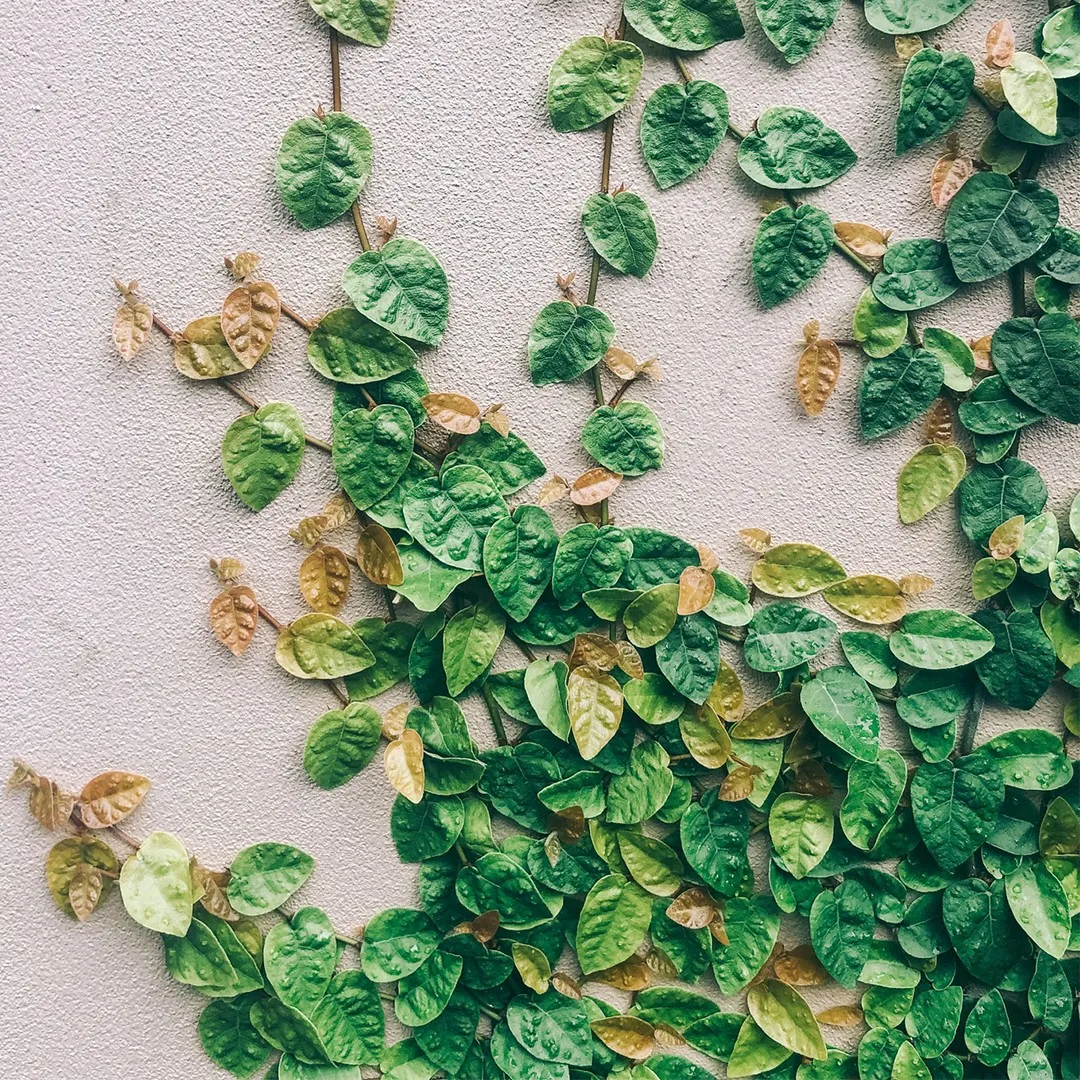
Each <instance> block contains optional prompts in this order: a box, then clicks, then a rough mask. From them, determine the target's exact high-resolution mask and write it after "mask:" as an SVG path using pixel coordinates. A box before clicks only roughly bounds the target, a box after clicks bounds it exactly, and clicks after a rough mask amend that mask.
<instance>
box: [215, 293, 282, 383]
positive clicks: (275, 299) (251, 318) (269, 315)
mask: <svg viewBox="0 0 1080 1080" xmlns="http://www.w3.org/2000/svg"><path fill="white" fill-rule="evenodd" d="M280 318H281V298H280V297H279V296H278V291H277V289H275V288H274V286H273V285H271V284H270V282H269V281H251V282H248V283H246V284H244V285H237V287H236V288H235V289H233V291H232V292H231V293H229V295H228V296H226V297H225V303H223V304H222V305H221V332H222V333H223V334H224V335H225V340H226V341H227V342H228V343H229V348H230V349H232V351H233V355H235V357H236V359H237V360H239V361H240V363H241V364H243V366H244V367H245V368H247V369H248V370H249V371H250V370H251V368H253V367H254V366H255V365H256V364H257V363H258V362H259V361H260V360H261V359H262V358H263V357H264V356H265V355H266V353H267V351H268V350H269V348H270V343H271V342H272V341H273V340H274V331H275V330H277V325H278V320H280Z"/></svg>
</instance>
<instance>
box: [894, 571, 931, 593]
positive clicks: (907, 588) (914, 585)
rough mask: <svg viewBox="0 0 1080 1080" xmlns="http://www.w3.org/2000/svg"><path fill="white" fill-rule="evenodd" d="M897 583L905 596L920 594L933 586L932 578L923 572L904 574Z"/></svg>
mask: <svg viewBox="0 0 1080 1080" xmlns="http://www.w3.org/2000/svg"><path fill="white" fill-rule="evenodd" d="M898 584H899V586H900V591H901V592H902V593H903V594H904V595H905V596H922V594H923V593H924V592H929V591H930V590H931V589H932V588H933V587H934V581H933V578H928V577H927V576H926V575H925V574H905V575H904V576H903V577H902V578H901V579H900V581H899V582H898Z"/></svg>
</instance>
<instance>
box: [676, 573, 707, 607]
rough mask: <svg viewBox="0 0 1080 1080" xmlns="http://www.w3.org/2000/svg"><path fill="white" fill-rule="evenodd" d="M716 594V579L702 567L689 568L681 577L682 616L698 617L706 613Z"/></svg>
mask: <svg viewBox="0 0 1080 1080" xmlns="http://www.w3.org/2000/svg"><path fill="white" fill-rule="evenodd" d="M715 592H716V579H715V578H714V577H713V576H712V574H710V573H709V571H708V570H705V569H703V568H702V567H700V566H688V567H686V569H685V570H683V572H682V573H681V574H680V575H679V607H678V612H679V614H680V615H696V614H697V613H698V612H699V611H704V610H705V608H706V607H708V605H709V601H710V600H711V599H712V598H713V593H715Z"/></svg>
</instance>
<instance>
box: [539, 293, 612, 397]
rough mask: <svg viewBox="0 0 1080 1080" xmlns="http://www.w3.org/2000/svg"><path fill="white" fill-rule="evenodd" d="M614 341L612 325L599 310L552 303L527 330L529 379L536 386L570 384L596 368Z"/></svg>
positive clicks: (561, 302)
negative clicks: (559, 383)
mask: <svg viewBox="0 0 1080 1080" xmlns="http://www.w3.org/2000/svg"><path fill="white" fill-rule="evenodd" d="M614 340H615V325H614V323H612V321H611V320H610V319H609V318H608V317H607V316H606V315H605V314H604V313H603V312H602V311H601V310H600V309H599V308H595V307H592V306H591V305H589V304H582V305H581V306H580V307H579V306H577V305H575V304H571V303H570V301H569V300H556V301H555V302H554V303H552V304H548V305H547V307H545V308H544V309H543V310H542V311H541V312H540V314H539V315H537V316H536V319H535V320H534V322H533V324H532V327H531V328H530V330H529V343H528V353H529V377H530V378H531V379H532V381H533V384H534V385H536V386H546V385H548V384H549V383H556V382H570V380H571V379H576V378H577V377H578V376H579V375H584V374H585V372H586V371H589V370H590V369H591V368H594V367H596V365H597V364H598V363H599V362H600V360H601V359H602V358H603V356H604V353H606V352H607V350H608V348H609V347H610V346H611V343H612V341H614Z"/></svg>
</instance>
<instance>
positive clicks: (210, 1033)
mask: <svg viewBox="0 0 1080 1080" xmlns="http://www.w3.org/2000/svg"><path fill="white" fill-rule="evenodd" d="M250 1010H251V1001H250V999H248V998H243V997H241V998H230V999H219V1000H218V1001H211V1002H210V1004H209V1005H207V1006H206V1008H205V1009H203V1011H202V1013H200V1015H199V1041H200V1042H201V1043H202V1048H203V1050H205V1051H206V1055H207V1057H209V1058H210V1060H211V1061H212V1062H213V1063H214V1064H215V1065H217V1066H218V1068H221V1069H225V1070H226V1072H230V1073H232V1075H233V1076H238V1077H247V1076H251V1074H252V1073H253V1072H254V1071H255V1070H256V1069H257V1068H259V1066H260V1065H263V1064H265V1062H266V1059H267V1058H268V1057H269V1056H270V1044H269V1043H268V1042H266V1040H265V1039H264V1038H263V1037H262V1036H261V1035H260V1034H259V1033H258V1032H257V1031H256V1030H255V1028H254V1027H253V1026H252V1023H251V1020H250V1019H249V1017H248V1013H249V1012H250Z"/></svg>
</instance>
